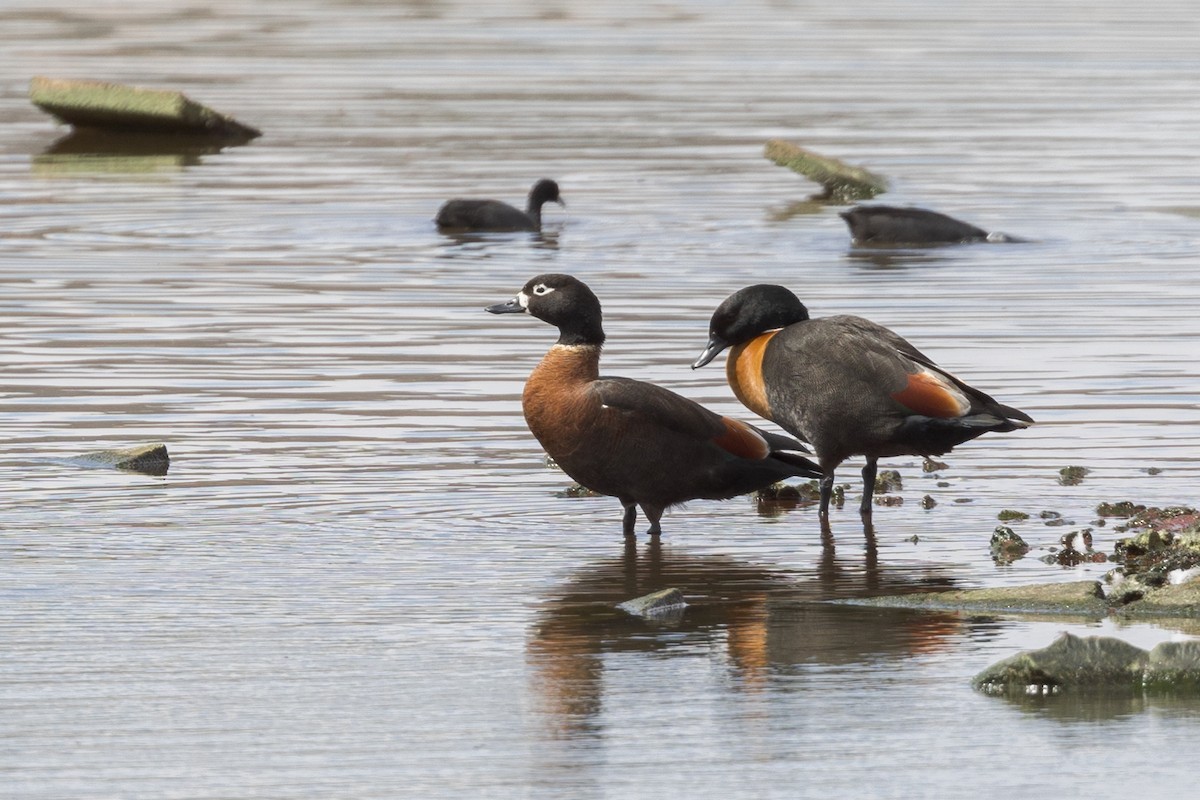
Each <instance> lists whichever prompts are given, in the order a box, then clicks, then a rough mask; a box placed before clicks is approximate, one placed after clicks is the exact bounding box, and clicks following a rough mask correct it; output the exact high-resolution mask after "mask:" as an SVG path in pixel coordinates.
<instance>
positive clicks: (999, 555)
mask: <svg viewBox="0 0 1200 800" xmlns="http://www.w3.org/2000/svg"><path fill="white" fill-rule="evenodd" d="M988 547H989V549H990V550H991V551H992V560H993V561H995V562H996V563H997V564H1011V563H1012V562H1014V561H1016V560H1017V559H1018V558H1022V557H1024V556H1025V554H1027V553H1028V552H1029V545H1028V544H1026V542H1025V540H1024V539H1022V538H1021V536H1020V534H1018V533H1016V532H1015V531H1014V530H1013V529H1012V528H1010V527H1008V526H1007V525H999V526H997V527H996V530H994V531H992V540H991V542H989V544H988Z"/></svg>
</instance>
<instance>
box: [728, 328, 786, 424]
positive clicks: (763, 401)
mask: <svg viewBox="0 0 1200 800" xmlns="http://www.w3.org/2000/svg"><path fill="white" fill-rule="evenodd" d="M777 333H779V331H778V330H774V331H768V332H767V333H764V334H762V335H760V336H756V337H755V338H753V339H751V340H750V341H748V342H746V343H744V344H739V345H736V346H735V347H734V348H733V349H732V350H731V351H730V353H729V358H727V359H726V360H725V378H726V380H728V381H729V388H731V389H733V393H734V395H736V396H737V399H738V400H741V401H742V405H744V406H745V407H746V408H748V409H750V410H751V411H753V412H754V413H755V414H758V415H759V416H760V417H763V418H764V419H774V417H772V416H771V404H770V403H769V402H767V385H766V381H765V380H764V379H763V371H762V363H763V353H764V352H766V349H767V342H769V341H771V337H772V336H774V335H775V334H777Z"/></svg>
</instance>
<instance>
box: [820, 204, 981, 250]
mask: <svg viewBox="0 0 1200 800" xmlns="http://www.w3.org/2000/svg"><path fill="white" fill-rule="evenodd" d="M838 216H840V217H841V218H842V219H844V220H845V221H846V225H847V226H849V228H850V238H852V239H853V240H854V242H855V244H892V245H924V244H953V243H962V242H986V241H989V240H990V241H995V240H996V239H994V238H992V237H989V234H988V232H987V231H985V230H983V229H982V228H977V227H975V226H974V225H971V224H970V223H967V222H962V221H961V220H957V219H955V218H954V217H948V216H946V215H945V214H941V213H938V212H937V211H930V210H928V209H925V208H902V207H899V206H879V205H869V206H855V207H854V208H852V209H850V210H849V211H842V212H841V213H840V214H839V215H838ZM999 236H1001V237H1003V234H1000V235H999ZM1000 240H1001V241H1003V240H1004V239H1000Z"/></svg>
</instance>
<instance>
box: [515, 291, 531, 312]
mask: <svg viewBox="0 0 1200 800" xmlns="http://www.w3.org/2000/svg"><path fill="white" fill-rule="evenodd" d="M517 305H519V306H520V307H521V308H526V309H527V308H529V295H527V294H525V292H521V293H520V294H518V295H517Z"/></svg>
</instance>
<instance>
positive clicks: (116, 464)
mask: <svg viewBox="0 0 1200 800" xmlns="http://www.w3.org/2000/svg"><path fill="white" fill-rule="evenodd" d="M70 461H71V463H73V464H78V465H79V466H83V467H108V468H111V469H124V470H129V471H131V472H141V473H143V474H146V475H166V474H167V470H168V469H169V468H170V466H171V459H170V456H168V455H167V446H166V445H165V444H162V443H155V444H143V445H138V446H137V447H126V448H123V449H118V450H92V451H90V452H87V453H83V454H82V455H79V456H76V457H75V458H73V459H70Z"/></svg>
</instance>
